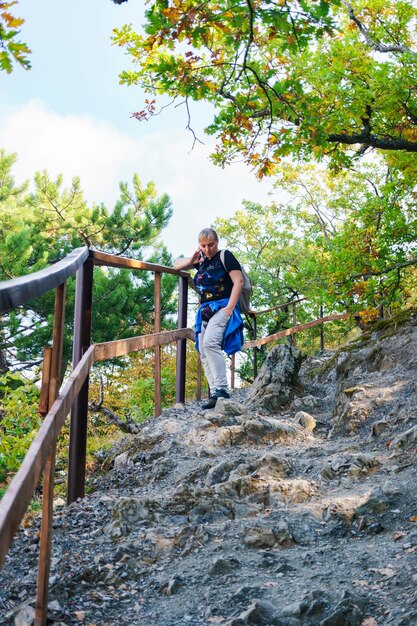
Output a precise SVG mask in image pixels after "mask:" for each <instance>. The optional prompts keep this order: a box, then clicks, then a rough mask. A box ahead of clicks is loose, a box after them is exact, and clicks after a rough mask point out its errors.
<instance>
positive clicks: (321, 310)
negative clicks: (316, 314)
mask: <svg viewBox="0 0 417 626" xmlns="http://www.w3.org/2000/svg"><path fill="white" fill-rule="evenodd" d="M320 317H323V305H322V304H321V305H320ZM320 352H321V353H323V352H324V324H321V325H320Z"/></svg>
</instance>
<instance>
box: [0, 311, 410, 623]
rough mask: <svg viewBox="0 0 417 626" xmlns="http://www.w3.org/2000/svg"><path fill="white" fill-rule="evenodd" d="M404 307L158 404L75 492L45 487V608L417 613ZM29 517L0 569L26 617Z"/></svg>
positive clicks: (277, 352)
mask: <svg viewBox="0 0 417 626" xmlns="http://www.w3.org/2000/svg"><path fill="white" fill-rule="evenodd" d="M416 356H417V318H416V317H411V318H409V319H408V320H407V321H405V322H404V323H402V324H401V325H390V326H387V327H385V328H382V329H375V330H374V331H373V332H370V333H369V336H366V337H363V338H361V340H358V341H357V342H355V343H353V344H349V346H346V347H345V348H342V349H340V350H338V351H336V352H329V353H326V354H324V355H322V356H319V357H311V358H309V359H306V360H305V361H303V363H302V364H301V357H300V354H299V353H298V351H297V350H296V349H294V348H291V347H289V346H283V345H281V346H278V347H276V348H274V349H273V350H272V351H271V352H270V353H269V355H268V358H267V359H266V362H265V363H264V365H263V366H262V369H261V372H260V374H259V376H258V378H257V380H256V381H255V383H254V385H253V386H252V387H250V388H247V389H244V390H238V391H236V392H235V393H234V394H233V397H232V398H231V399H230V400H223V399H221V400H219V401H218V403H217V406H216V408H215V409H214V410H211V411H202V410H201V408H200V405H199V404H197V403H187V405H186V406H185V407H184V408H175V409H171V410H166V411H164V412H163V414H162V416H160V417H158V418H152V419H151V420H150V421H149V422H147V423H146V425H144V426H143V428H142V429H141V432H140V433H139V434H138V435H136V436H132V437H128V438H125V439H123V440H122V441H121V442H120V443H119V445H118V446H117V448H116V449H115V450H114V451H113V453H112V455H111V456H109V457H108V458H107V459H106V461H105V462H104V466H103V468H102V471H101V474H100V475H97V474H96V475H94V476H92V477H91V478H90V481H89V491H90V493H89V494H88V496H87V497H86V498H84V499H83V500H81V501H78V502H76V503H74V504H72V505H71V506H69V507H64V506H62V505H60V503H59V502H57V509H56V515H55V521H54V535H53V537H54V538H53V560H52V572H51V580H50V583H51V586H50V590H51V593H50V596H51V602H50V606H49V609H50V623H51V624H55V626H58V625H59V624H60V625H61V626H64V625H65V624H66V625H67V626H69V625H70V624H85V625H89V626H94V625H96V626H99V625H100V626H104V625H106V626H107V625H108V626H110V625H119V626H122V625H126V626H128V625H129V626H130V625H138V626H139V625H140V626H183V625H191V626H203V625H204V626H210V625H215V624H217V625H220V626H245V625H247V624H253V625H262V626H310V625H311V626H314V625H320V626H345V625H352V626H359V625H362V626H385V625H390V626H408V625H415V624H417V568H416V565H417V498H416V489H415V486H416V483H417V471H416V446H417V385H416V381H415V365H416ZM37 541H38V526H37V521H36V520H35V522H34V524H33V525H32V526H30V527H27V528H22V529H21V530H20V531H19V534H18V536H17V537H16V540H15V542H14V544H13V547H12V549H11V551H10V556H9V557H8V559H7V561H6V565H5V567H4V568H3V570H2V571H1V572H0V623H1V624H17V625H19V626H25V625H27V624H31V623H32V622H33V596H34V588H35V581H36V566H37V563H36V559H37V548H38V546H37Z"/></svg>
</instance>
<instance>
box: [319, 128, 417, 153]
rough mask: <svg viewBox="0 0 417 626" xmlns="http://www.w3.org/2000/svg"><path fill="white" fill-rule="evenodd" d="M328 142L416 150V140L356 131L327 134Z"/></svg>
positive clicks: (383, 148)
mask: <svg viewBox="0 0 417 626" xmlns="http://www.w3.org/2000/svg"><path fill="white" fill-rule="evenodd" d="M327 141H328V142H329V143H345V144H350V145H353V144H355V143H360V144H362V145H364V146H367V147H370V148H380V149H381V150H404V151H405V152H417V141H407V140H406V139H391V138H390V137H381V138H379V137H376V136H375V135H371V134H368V133H366V132H364V133H358V134H356V135H348V134H345V133H340V134H330V135H328V136H327Z"/></svg>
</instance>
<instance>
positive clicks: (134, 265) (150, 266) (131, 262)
mask: <svg viewBox="0 0 417 626" xmlns="http://www.w3.org/2000/svg"><path fill="white" fill-rule="evenodd" d="M93 259H94V265H107V266H110V267H119V268H126V269H130V270H148V271H150V272H161V273H163V274H175V275H176V276H183V277H185V278H188V276H189V273H188V272H185V271H184V270H175V269H174V268H173V267H167V266H165V265H158V264H156V263H146V262H145V261H138V260H137V259H129V258H128V257H125V256H117V255H116V254H108V253H107V252H98V251H97V250H93Z"/></svg>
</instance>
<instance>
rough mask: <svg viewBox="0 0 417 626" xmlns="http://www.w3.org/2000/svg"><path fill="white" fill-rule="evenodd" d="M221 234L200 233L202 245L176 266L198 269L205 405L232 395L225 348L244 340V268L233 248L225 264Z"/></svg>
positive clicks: (235, 347)
mask: <svg viewBox="0 0 417 626" xmlns="http://www.w3.org/2000/svg"><path fill="white" fill-rule="evenodd" d="M220 252H221V251H220V250H219V237H218V235H217V233H216V231H215V230H213V229H212V228H204V229H203V230H202V231H201V232H200V234H199V235H198V248H197V249H196V250H195V252H194V253H193V254H192V255H191V256H190V257H189V258H180V259H177V260H176V261H175V263H174V268H175V269H178V270H188V269H193V268H194V269H195V270H197V272H196V274H195V276H194V279H193V280H194V283H195V285H196V288H197V291H198V295H199V308H198V310H197V313H196V318H195V324H194V331H195V337H196V348H197V350H198V351H199V352H200V356H201V362H202V364H203V368H204V373H205V375H206V378H207V381H208V384H209V398H208V401H207V402H206V403H205V404H203V406H202V408H203V409H212V408H214V407H215V406H216V402H217V400H218V398H230V394H229V391H228V383H227V375H226V363H225V359H224V356H223V352H222V350H224V351H225V352H226V354H228V355H229V356H230V355H232V354H235V353H236V352H239V350H241V349H242V344H243V320H242V316H241V313H240V307H239V298H240V294H241V291H242V287H243V276H242V268H241V265H240V263H239V261H238V260H237V259H236V257H235V256H234V255H233V254H232V252H230V251H229V250H225V251H224V264H223V262H222V258H221V254H220Z"/></svg>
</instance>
